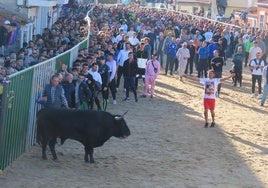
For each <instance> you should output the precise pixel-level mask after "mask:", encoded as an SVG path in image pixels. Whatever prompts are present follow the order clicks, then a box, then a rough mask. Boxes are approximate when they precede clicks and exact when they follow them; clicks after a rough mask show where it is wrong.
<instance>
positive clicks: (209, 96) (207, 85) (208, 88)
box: [184, 70, 235, 128]
mask: <svg viewBox="0 0 268 188" xmlns="http://www.w3.org/2000/svg"><path fill="white" fill-rule="evenodd" d="M234 76H235V74H234V73H232V74H231V75H230V76H227V77H224V78H215V73H214V71H213V70H209V72H208V78H196V77H189V76H187V75H184V77H185V78H188V79H190V80H193V81H199V82H200V83H201V84H203V85H204V116H205V126H204V127H205V128H207V127H208V111H210V114H211V119H212V122H211V125H210V127H214V126H215V112H214V110H215V99H216V91H217V87H218V84H219V83H221V82H222V81H224V80H227V79H230V78H232V77H234Z"/></svg>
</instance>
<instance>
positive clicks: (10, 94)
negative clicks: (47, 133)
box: [0, 38, 88, 170]
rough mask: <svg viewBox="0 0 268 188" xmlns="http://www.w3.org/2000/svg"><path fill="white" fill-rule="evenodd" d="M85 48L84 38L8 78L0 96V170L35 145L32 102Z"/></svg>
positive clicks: (36, 106)
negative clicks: (55, 73) (62, 67)
mask: <svg viewBox="0 0 268 188" xmlns="http://www.w3.org/2000/svg"><path fill="white" fill-rule="evenodd" d="M87 47H88V38H87V39H85V40H83V41H82V42H80V43H79V44H78V45H76V46H75V47H74V48H72V49H70V50H68V51H66V52H64V53H62V54H60V55H59V56H57V57H54V58H52V59H49V60H47V61H44V62H42V63H40V64H37V65H35V66H33V67H30V68H28V69H26V70H23V71H21V72H18V73H15V74H13V75H11V76H10V77H9V80H10V82H9V83H8V84H6V85H5V86H4V89H3V95H2V113H1V118H0V169H1V170H3V169H5V168H6V167H7V166H8V165H10V164H11V163H12V162H13V161H14V160H16V159H17V158H18V157H19V156H20V155H21V154H22V153H24V152H25V151H27V150H28V149H30V147H31V146H32V145H33V144H34V143H35V132H36V123H35V121H36V112H37V111H38V110H39V109H40V108H41V106H40V105H39V104H37V103H36V99H37V97H38V96H40V95H41V93H42V89H43V88H44V85H45V84H47V83H49V79H50V77H51V75H52V74H53V73H54V72H55V71H57V70H59V69H60V67H61V65H62V64H66V65H67V66H68V67H71V63H72V62H74V60H75V59H76V58H77V55H78V50H79V49H83V48H87Z"/></svg>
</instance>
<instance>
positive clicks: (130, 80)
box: [123, 52, 138, 102]
mask: <svg viewBox="0 0 268 188" xmlns="http://www.w3.org/2000/svg"><path fill="white" fill-rule="evenodd" d="M137 70H138V64H137V59H136V58H135V57H134V54H133V52H129V54H128V59H127V60H125V62H124V65H123V75H124V87H125V88H126V98H125V99H124V101H129V100H130V99H129V91H130V90H131V91H133V93H134V97H135V102H138V97H137V92H136V87H135V77H136V74H137Z"/></svg>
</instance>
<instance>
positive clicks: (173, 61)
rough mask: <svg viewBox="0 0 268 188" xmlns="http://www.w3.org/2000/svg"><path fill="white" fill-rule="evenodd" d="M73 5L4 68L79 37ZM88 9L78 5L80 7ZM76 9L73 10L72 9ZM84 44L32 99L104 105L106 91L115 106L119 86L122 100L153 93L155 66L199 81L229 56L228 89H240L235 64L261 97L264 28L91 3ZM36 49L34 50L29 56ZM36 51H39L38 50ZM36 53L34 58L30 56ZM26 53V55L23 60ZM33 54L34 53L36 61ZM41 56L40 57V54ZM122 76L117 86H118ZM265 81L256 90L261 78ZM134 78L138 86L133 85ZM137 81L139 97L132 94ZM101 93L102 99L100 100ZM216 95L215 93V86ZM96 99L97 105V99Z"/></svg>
mask: <svg viewBox="0 0 268 188" xmlns="http://www.w3.org/2000/svg"><path fill="white" fill-rule="evenodd" d="M78 8H79V7H75V6H70V7H68V8H66V9H64V10H65V11H64V13H63V15H64V16H63V17H62V18H61V19H60V21H58V22H56V23H55V24H54V26H53V27H52V29H48V28H46V29H45V30H44V33H43V34H42V35H41V36H36V37H35V41H31V42H29V43H28V44H25V47H24V48H23V49H21V50H20V51H19V52H18V53H17V54H16V53H14V56H15V57H16V56H17V57H18V58H16V60H15V62H16V63H13V61H11V59H12V58H11V56H12V53H10V55H9V57H10V61H9V62H10V63H9V64H8V63H7V62H8V61H6V62H5V66H3V67H5V69H6V72H8V71H7V70H9V69H10V68H11V70H13V71H19V70H21V69H23V68H27V67H28V66H31V65H32V64H36V63H38V62H39V61H42V60H44V59H47V58H49V57H51V56H55V55H57V54H59V53H61V52H62V51H64V50H66V49H69V48H71V47H72V46H73V44H74V43H75V42H77V40H75V39H76V36H79V37H81V36H83V33H82V32H85V30H82V29H81V26H83V24H85V23H83V22H84V19H83V18H82V15H83V16H84V15H85V14H81V12H83V11H80V9H78ZM87 8H88V7H87V6H84V9H85V10H86V9H87ZM78 11H79V12H78ZM90 18H91V23H90V24H91V25H90V40H89V47H88V48H86V49H81V50H79V55H78V58H77V60H76V61H75V62H73V66H72V67H65V66H63V67H62V70H61V71H60V72H58V73H57V74H55V75H53V76H52V78H51V82H50V84H48V85H47V86H46V89H44V95H43V97H42V98H40V99H39V102H44V105H45V106H46V107H49V106H53V107H55V106H57V107H62V106H64V107H66V108H83V109H84V108H86V109H87V108H89V109H93V107H94V104H96V107H97V110H106V108H107V104H108V99H109V93H110V92H111V94H112V103H113V104H116V103H117V99H116V94H117V92H118V91H119V90H125V93H126V97H125V99H124V101H126V102H127V101H129V100H131V98H130V92H133V94H134V101H135V102H138V98H139V97H144V98H145V97H147V95H148V94H149V95H150V97H151V98H153V97H154V86H155V80H156V78H157V75H159V73H160V68H163V69H164V74H165V75H168V73H169V74H170V75H174V74H179V76H180V80H181V81H183V79H184V77H185V75H186V74H187V75H188V76H190V77H194V76H197V77H199V78H207V77H208V70H210V69H212V70H213V73H214V74H215V78H219V79H221V78H222V71H223V66H224V65H226V62H227V59H229V60H232V61H233V64H234V66H233V69H232V70H231V72H233V73H235V77H234V78H233V83H234V86H237V83H238V84H239V86H242V78H243V76H242V74H243V67H247V66H249V68H250V69H251V71H252V93H251V96H252V97H255V84H256V82H258V84H259V85H258V86H259V87H258V97H259V98H262V100H261V105H264V102H265V99H266V96H267V80H268V79H267V76H268V74H267V73H266V75H264V73H265V72H267V71H264V70H267V66H266V64H267V63H266V57H267V45H268V33H267V32H265V31H263V30H259V29H256V28H246V29H237V28H236V27H231V26H230V25H224V24H222V23H219V22H211V21H209V20H206V19H197V18H192V17H191V16H190V15H189V16H187V15H181V14H179V13H174V12H168V11H165V10H154V9H143V8H139V7H137V6H132V7H110V8H103V7H95V8H94V10H93V12H92V14H91V15H90ZM36 53H37V54H36ZM38 53H39V54H38ZM35 54H36V55H35ZM30 57H31V60H29V58H30ZM37 57H38V58H37ZM40 58H41V59H40ZM122 76H123V79H124V84H123V87H122V88H120V87H121V85H122V84H121V85H120V81H121V78H122ZM263 77H264V78H265V84H264V85H265V87H264V93H263V95H262V80H263ZM138 82H140V84H138ZM139 85H142V95H141V96H138V95H137V90H138V89H139ZM100 95H102V97H101V98H102V100H100ZM216 95H217V96H219V95H220V84H218V87H217V92H216ZM101 101H102V104H101Z"/></svg>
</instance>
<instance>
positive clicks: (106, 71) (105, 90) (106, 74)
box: [98, 56, 110, 111]
mask: <svg viewBox="0 0 268 188" xmlns="http://www.w3.org/2000/svg"><path fill="white" fill-rule="evenodd" d="M99 60H100V62H99V69H98V72H99V73H100V75H101V79H102V89H101V92H102V99H103V101H102V109H103V111H106V108H107V100H108V96H109V82H110V68H109V66H108V65H106V64H105V58H104V57H103V56H102V57H100V58H99Z"/></svg>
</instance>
